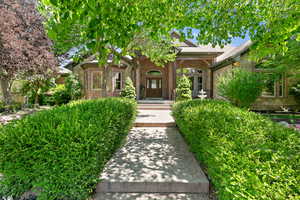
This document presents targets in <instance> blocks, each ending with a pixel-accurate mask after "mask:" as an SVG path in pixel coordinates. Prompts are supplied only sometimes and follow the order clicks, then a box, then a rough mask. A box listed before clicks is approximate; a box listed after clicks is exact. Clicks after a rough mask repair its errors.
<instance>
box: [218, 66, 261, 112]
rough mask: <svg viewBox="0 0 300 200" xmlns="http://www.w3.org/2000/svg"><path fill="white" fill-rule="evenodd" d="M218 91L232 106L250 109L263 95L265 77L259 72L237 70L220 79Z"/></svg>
mask: <svg viewBox="0 0 300 200" xmlns="http://www.w3.org/2000/svg"><path fill="white" fill-rule="evenodd" d="M217 87H218V91H219V93H220V95H221V96H223V97H225V98H227V99H228V100H229V101H230V102H231V103H232V104H234V105H236V106H239V107H246V108H249V107H250V106H251V104H252V103H254V102H255V101H256V99H257V98H258V97H259V96H260V95H261V93H262V90H263V87H264V82H263V76H262V75H261V74H259V73H257V72H250V71H248V70H245V69H240V68H235V69H233V70H232V71H229V72H227V73H225V74H224V75H223V76H221V77H220V78H219V82H218V85H217Z"/></svg>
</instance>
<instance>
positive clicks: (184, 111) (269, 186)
mask: <svg viewBox="0 0 300 200" xmlns="http://www.w3.org/2000/svg"><path fill="white" fill-rule="evenodd" d="M173 116H174V117H175V120H176V123H177V125H178V126H179V128H180V130H181V132H182V134H183V136H184V138H185V139H186V141H187V143H188V144H189V146H190V149H191V151H192V152H194V153H195V156H196V157H197V159H198V160H199V161H200V162H201V163H202V164H203V165H204V166H205V168H207V173H208V176H209V177H210V179H211V181H212V184H213V185H214V187H215V189H216V190H217V196H218V197H219V199H220V200H229V199H230V200H234V199H236V200H243V199H246V200H250V199H251V200H254V199H255V200H286V199H289V200H296V199H299V197H300V196H299V194H300V192H299V191H300V190H299V186H300V184H299V180H300V179H299V174H300V173H299V164H300V163H299V160H300V156H299V152H300V149H299V147H300V137H299V132H297V131H296V130H293V129H290V128H286V127H283V126H282V125H280V124H276V123H274V122H272V121H271V120H269V119H267V118H266V117H264V116H261V115H259V114H255V113H253V112H249V111H247V110H242V109H240V108H237V107H234V106H232V105H230V104H229V103H226V102H221V101H214V100H205V101H201V100H193V101H188V102H182V103H177V104H175V105H174V108H173Z"/></svg>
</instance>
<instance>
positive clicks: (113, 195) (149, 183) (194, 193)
mask: <svg viewBox="0 0 300 200" xmlns="http://www.w3.org/2000/svg"><path fill="white" fill-rule="evenodd" d="M170 112H171V111H170V110H139V115H138V117H137V120H136V123H143V124H144V125H145V126H147V124H148V125H149V124H150V126H151V125H152V124H153V123H161V124H168V123H174V120H173V118H172V117H171V116H170ZM99 178H100V179H101V182H100V183H99V184H98V185H97V189H96V194H95V196H94V200H102V199H103V200H104V199H105V200H119V199H125V200H127V199H128V200H135V199H137V200H152V199H153V200H154V199H161V200H167V199H168V200H173V199H174V200H175V199H178V200H196V199H197V200H208V199H209V198H208V192H209V182H208V180H207V178H206V176H205V174H204V173H203V171H202V170H201V168H200V166H199V165H198V163H197V161H196V160H195V158H194V156H193V154H192V153H190V152H189V151H188V147H187V145H186V144H185V142H184V140H183V138H182V136H181V135H180V133H179V132H178V130H177V128H176V127H135V128H133V129H132V130H131V132H130V133H129V135H128V137H127V142H126V144H125V145H124V146H123V147H122V148H120V149H119V151H118V152H117V153H116V154H115V155H114V157H113V158H112V159H111V160H110V161H109V162H108V163H107V165H106V167H105V169H104V172H103V173H102V174H101V176H100V177H99Z"/></svg>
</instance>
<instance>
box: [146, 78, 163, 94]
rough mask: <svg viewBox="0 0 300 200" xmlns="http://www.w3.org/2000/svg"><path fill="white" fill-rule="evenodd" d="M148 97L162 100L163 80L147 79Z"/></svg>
mask: <svg viewBox="0 0 300 200" xmlns="http://www.w3.org/2000/svg"><path fill="white" fill-rule="evenodd" d="M146 81H147V88H146V97H147V98H162V78H159V77H153V78H152V77H151V78H147V80H146Z"/></svg>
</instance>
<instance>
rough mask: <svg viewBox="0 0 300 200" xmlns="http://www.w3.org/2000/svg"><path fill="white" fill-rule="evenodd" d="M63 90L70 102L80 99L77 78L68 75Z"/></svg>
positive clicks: (79, 84) (80, 94)
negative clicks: (64, 89)
mask: <svg viewBox="0 0 300 200" xmlns="http://www.w3.org/2000/svg"><path fill="white" fill-rule="evenodd" d="M65 88H66V92H67V94H69V96H70V98H71V100H78V99H80V98H81V97H82V93H81V89H82V85H81V83H80V81H79V78H78V76H76V75H73V74H70V75H69V76H68V77H66V79H65Z"/></svg>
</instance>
